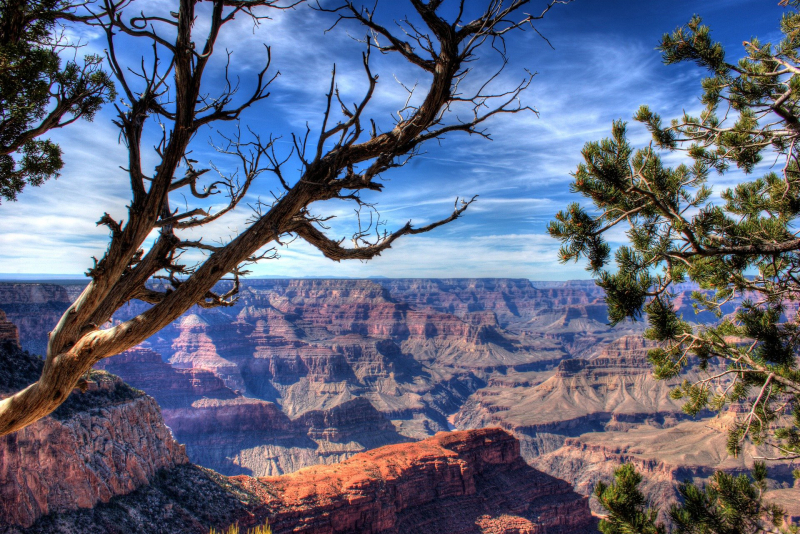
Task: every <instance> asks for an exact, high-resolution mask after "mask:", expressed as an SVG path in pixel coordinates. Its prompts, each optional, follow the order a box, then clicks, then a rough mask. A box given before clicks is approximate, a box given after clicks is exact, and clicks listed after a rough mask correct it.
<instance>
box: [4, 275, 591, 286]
mask: <svg viewBox="0 0 800 534" xmlns="http://www.w3.org/2000/svg"><path fill="white" fill-rule="evenodd" d="M248 280H528V281H529V282H536V283H547V284H566V283H569V282H593V280H592V279H591V278H579V279H572V280H536V279H533V278H525V277H521V276H381V275H379V276H362V277H358V276H281V275H259V276H243V277H242V281H245V282H246V281H248ZM58 281H64V282H73V281H74V282H88V281H89V278H88V277H87V276H84V275H79V274H46V273H40V274H36V273H33V274H29V273H0V283H8V282H30V283H35V282H58Z"/></svg>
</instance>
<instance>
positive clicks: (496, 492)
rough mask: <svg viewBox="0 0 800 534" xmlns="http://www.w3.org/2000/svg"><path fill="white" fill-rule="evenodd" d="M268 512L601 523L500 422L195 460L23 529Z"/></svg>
mask: <svg viewBox="0 0 800 534" xmlns="http://www.w3.org/2000/svg"><path fill="white" fill-rule="evenodd" d="M265 519H268V520H269V522H270V524H271V525H272V528H273V532H275V533H276V534H283V533H289V532H296V533H301V532H302V533H306V534H333V533H345V532H360V533H375V534H377V533H382V534H393V533H401V532H416V533H421V534H426V533H431V534H433V533H437V534H438V533H440V532H447V533H452V534H462V533H463V534H467V533H475V534H478V533H485V534H490V533H491V534H502V533H506V534H512V533H529V534H533V533H537V534H545V533H567V532H569V533H581V532H593V531H594V530H595V528H596V527H595V520H594V518H593V517H592V516H591V514H590V513H589V508H588V505H587V500H586V498H585V497H582V496H579V495H577V494H576V493H574V492H573V491H572V489H571V488H570V487H569V485H568V484H566V483H564V482H562V481H559V480H557V479H555V478H553V477H550V476H548V475H545V474H543V473H540V472H537V471H536V470H534V469H532V468H530V467H529V466H527V465H526V464H525V463H524V462H523V461H522V459H521V458H520V456H519V445H518V443H517V442H516V440H514V438H513V437H511V436H510V435H509V434H507V433H505V432H503V431H502V430H499V429H485V430H480V431H468V432H455V433H442V434H439V435H437V436H436V437H434V438H429V439H427V440H424V441H421V442H417V443H408V444H400V445H392V446H388V447H383V448H380V449H376V450H374V451H370V452H367V453H362V454H358V455H356V456H354V457H352V458H350V459H349V460H347V461H345V462H342V463H340V464H336V465H333V466H316V467H312V468H307V469H303V470H300V471H298V472H296V473H293V474H291V475H284V476H281V477H270V478H261V479H256V478H252V477H247V476H238V477H233V478H227V477H223V476H220V475H217V474H215V473H213V472H211V471H207V470H203V469H200V468H197V467H194V466H191V465H184V466H178V467H176V468H173V469H169V470H162V471H161V472H160V473H159V475H158V476H157V477H156V478H155V479H154V480H153V481H152V482H151V484H150V485H147V486H143V487H141V488H139V489H138V490H137V491H134V492H133V493H130V494H128V495H126V496H122V497H117V498H115V499H112V500H111V501H109V502H108V503H105V504H101V505H98V506H96V507H95V508H93V509H91V510H78V511H74V512H69V513H64V514H51V515H49V516H46V517H43V518H41V519H40V520H39V521H37V522H36V524H34V525H33V526H32V527H29V528H17V527H6V528H5V529H3V528H2V527H0V532H3V533H4V534H11V533H14V534H21V533H45V532H47V533H48V534H50V533H70V532H82V533H86V534H93V533H98V534H99V533H110V534H116V533H120V534H121V533H128V532H141V533H143V534H150V533H153V534H155V533H161V532H181V533H189V534H191V533H198V534H200V533H202V534H206V533H207V532H208V527H209V525H215V526H218V527H219V526H222V527H224V526H227V525H229V524H232V523H239V524H240V525H241V526H243V527H245V526H250V525H253V524H260V523H262V522H263V521H264V520H265Z"/></svg>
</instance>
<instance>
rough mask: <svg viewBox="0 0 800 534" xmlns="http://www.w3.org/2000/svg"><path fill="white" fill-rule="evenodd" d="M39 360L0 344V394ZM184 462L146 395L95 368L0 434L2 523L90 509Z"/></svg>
mask: <svg viewBox="0 0 800 534" xmlns="http://www.w3.org/2000/svg"><path fill="white" fill-rule="evenodd" d="M41 365H42V362H41V360H40V359H38V358H37V357H36V356H31V355H30V354H28V353H25V352H22V351H21V350H19V349H16V350H15V349H14V348H10V347H9V346H8V345H5V346H0V398H2V397H3V396H4V395H5V394H8V393H10V392H13V391H17V390H19V389H21V388H22V387H24V386H25V385H26V384H27V383H30V382H32V381H33V380H35V379H36V377H38V374H39V372H40V371H41ZM186 462H188V459H187V457H186V454H185V452H184V450H183V447H182V446H181V445H179V444H178V443H177V442H176V441H175V440H174V439H173V438H172V434H171V433H170V431H169V429H168V428H167V427H166V426H165V425H164V421H163V419H162V418H161V412H160V410H159V408H158V405H157V404H156V402H155V401H154V400H153V399H152V398H151V397H148V396H147V395H145V394H143V393H142V392H141V391H137V390H134V389H132V388H130V387H129V386H127V385H126V384H125V383H123V382H122V381H121V380H120V379H119V378H117V377H115V376H113V375H109V374H108V373H103V372H95V373H93V374H92V376H91V377H90V380H89V385H88V389H87V391H86V392H75V393H73V394H72V395H71V396H70V398H69V399H68V400H67V402H65V403H64V404H63V405H62V406H61V407H60V408H59V409H58V410H56V412H54V413H53V414H52V415H51V416H48V417H45V418H43V419H40V420H39V421H37V422H36V423H34V424H32V425H30V426H28V427H26V428H24V429H22V430H20V431H18V432H15V433H13V434H9V435H7V436H3V437H0V526H2V525H3V524H6V525H22V526H29V525H31V524H33V523H34V522H35V521H36V520H37V519H38V518H40V517H41V516H44V515H46V514H50V513H53V512H65V511H69V510H76V509H79V508H90V507H92V506H94V505H95V504H97V503H98V502H107V501H109V500H110V499H112V498H113V497H115V496H118V495H124V494H126V493H130V492H132V491H134V490H136V489H137V488H138V487H140V486H142V485H144V484H147V483H148V482H149V481H150V480H151V479H152V478H153V476H154V475H155V474H156V472H157V471H159V470H160V469H163V468H173V467H175V466H177V465H180V464H183V463H186ZM76 532H77V531H76Z"/></svg>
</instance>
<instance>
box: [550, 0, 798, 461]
mask: <svg viewBox="0 0 800 534" xmlns="http://www.w3.org/2000/svg"><path fill="white" fill-rule="evenodd" d="M780 27H781V31H782V32H783V36H784V37H783V39H782V40H781V41H780V42H779V43H777V44H775V45H772V44H769V43H762V42H760V41H759V40H757V39H753V40H751V41H746V42H745V43H744V47H745V52H746V55H745V57H743V58H742V59H740V60H739V61H738V62H736V63H729V62H728V61H727V60H726V54H725V51H724V49H723V47H722V46H721V45H720V44H719V43H716V42H714V41H713V40H712V38H711V32H710V30H709V28H708V27H706V26H704V25H703V24H702V21H701V20H700V18H698V17H694V18H692V19H691V20H690V21H689V23H688V24H687V25H686V26H683V27H679V28H678V29H676V30H675V31H674V32H673V33H671V34H665V35H664V36H663V38H662V41H661V44H660V46H659V49H660V50H661V52H662V55H663V59H664V62H665V63H667V64H673V63H679V62H686V61H689V62H694V63H696V64H697V65H699V66H701V67H702V68H704V69H706V70H707V71H708V72H709V76H708V77H707V78H705V79H704V80H703V81H702V89H703V92H702V97H701V100H702V103H703V104H704V106H705V107H704V109H703V110H702V111H701V112H700V113H699V115H696V116H694V115H690V114H688V113H685V114H684V115H683V116H681V117H678V118H676V119H673V120H672V121H671V122H669V124H668V125H667V124H665V123H664V122H663V121H662V119H661V117H660V116H659V115H658V114H656V113H655V112H653V111H651V110H650V109H649V108H648V107H646V106H643V107H641V108H640V109H639V110H638V111H637V112H636V115H635V116H634V119H635V120H637V121H639V122H641V123H643V124H644V125H645V126H646V127H647V128H648V129H649V131H650V132H651V133H652V137H653V143H651V145H650V146H647V147H643V148H641V149H638V150H635V149H634V147H633V146H631V144H630V143H629V142H628V139H627V137H626V124H625V123H624V122H622V121H617V122H614V123H613V126H612V135H611V137H610V138H608V139H604V140H602V141H599V142H591V143H587V144H586V145H585V146H584V148H583V152H582V153H583V159H584V163H582V164H581V165H579V166H578V168H577V171H576V172H575V174H574V182H573V184H572V190H573V192H575V193H579V194H581V195H582V196H584V197H585V198H587V199H588V200H589V201H590V203H591V206H590V207H585V206H581V205H579V204H578V203H574V204H571V205H570V206H568V208H567V209H566V210H564V211H561V212H559V213H558V214H557V215H556V220H555V221H553V222H552V223H551V224H550V226H549V231H550V233H551V235H552V236H554V237H556V238H558V239H560V240H561V241H562V243H563V245H562V248H561V251H560V257H561V261H562V262H567V261H570V260H577V259H579V258H586V259H587V260H588V264H589V266H588V269H589V270H590V271H591V272H592V273H593V276H594V277H595V279H596V281H597V283H598V285H600V286H601V287H603V288H604V289H605V291H606V302H607V304H608V312H609V318H610V321H611V323H612V324H616V323H619V322H620V321H622V320H624V319H626V318H632V319H634V320H636V319H639V318H640V317H641V316H642V314H643V313H646V315H647V321H648V322H649V328H648V329H647V331H646V337H648V338H649V339H652V340H656V341H659V342H660V347H659V348H657V349H655V350H652V351H651V352H650V353H649V358H650V360H651V362H652V363H653V365H654V374H655V376H656V377H657V378H660V379H669V378H673V377H676V376H678V375H679V374H680V372H681V371H682V370H683V369H684V368H686V367H687V366H694V365H698V366H699V367H700V368H701V369H702V370H706V371H707V375H706V377H705V378H704V379H702V380H700V381H697V382H688V381H685V382H684V383H683V384H682V385H681V386H679V387H678V388H676V389H675V390H674V391H673V395H674V397H676V398H683V399H685V400H686V403H685V406H684V409H685V411H687V412H688V413H691V414H696V413H698V412H699V411H700V410H703V409H706V408H713V409H717V410H722V409H723V408H725V406H727V405H728V404H730V403H743V404H744V405H745V406H746V407H747V409H746V410H745V414H744V415H743V416H742V417H740V418H739V420H738V422H737V423H736V425H735V426H734V427H733V428H732V429H731V432H730V439H729V443H728V448H729V450H730V452H732V453H734V454H738V453H739V452H740V451H741V447H742V444H743V442H744V441H745V440H746V439H751V440H752V441H753V442H755V443H756V444H768V445H771V446H772V447H773V450H774V454H772V455H771V456H770V459H796V458H800V431H799V429H800V371H798V357H797V355H798V348H800V328H799V327H800V323H798V316H797V314H796V313H795V310H796V309H797V301H798V299H800V255H798V251H800V236H799V235H798V230H797V229H798V227H799V226H798V223H800V221H799V220H798V218H799V217H800V159H798V158H800V142H799V141H800V75H798V74H799V73H800V56H799V55H798V51H799V50H800V13H797V12H795V11H787V12H786V13H785V14H784V16H783V18H782V20H781V23H780ZM664 152H666V153H682V154H684V155H685V156H686V161H687V163H685V164H682V165H679V166H677V167H669V166H667V165H665V164H664V163H663V162H662V160H661V154H663V153H664ZM765 158H768V159H767V161H769V162H773V161H776V162H777V163H776V164H774V165H772V167H771V168H772V169H773V170H770V171H769V172H767V173H766V174H764V175H763V176H761V177H758V178H755V179H750V178H748V179H747V180H744V181H742V182H741V183H739V184H738V185H737V186H736V187H733V188H730V189H727V190H725V191H722V192H721V201H719V202H718V201H714V200H712V190H711V188H710V187H709V185H708V183H707V181H708V178H709V175H710V173H712V172H717V173H720V174H725V173H730V172H731V169H733V168H738V169H739V170H740V171H742V172H743V173H744V174H745V175H747V174H749V173H754V172H755V171H756V170H758V165H759V163H760V162H761V161H762V160H764V159H765ZM618 225H627V234H626V235H627V237H628V240H629V244H627V245H625V246H622V247H620V248H619V249H618V250H616V251H615V252H614V254H613V260H614V261H613V263H614V264H615V265H614V267H615V269H611V268H610V267H609V264H610V263H611V256H612V251H611V247H610V246H609V244H608V243H607V242H606V241H605V239H604V236H605V234H606V232H607V231H608V230H610V229H611V228H614V227H617V226H618ZM689 280H691V281H693V282H695V283H697V284H699V287H700V290H699V291H696V292H694V293H693V298H694V300H695V308H696V310H701V311H711V312H713V313H715V314H716V315H717V317H718V318H719V320H718V321H717V322H716V323H714V324H710V325H696V324H691V323H690V322H689V320H687V319H686V318H684V317H682V316H679V315H678V314H677V313H676V312H675V309H674V308H675V307H674V305H673V298H674V289H673V288H674V286H675V284H677V283H680V282H684V281H689ZM730 302H733V303H735V304H737V309H736V311H735V313H733V314H728V315H724V314H723V308H722V306H723V305H725V304H726V303H730Z"/></svg>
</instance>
